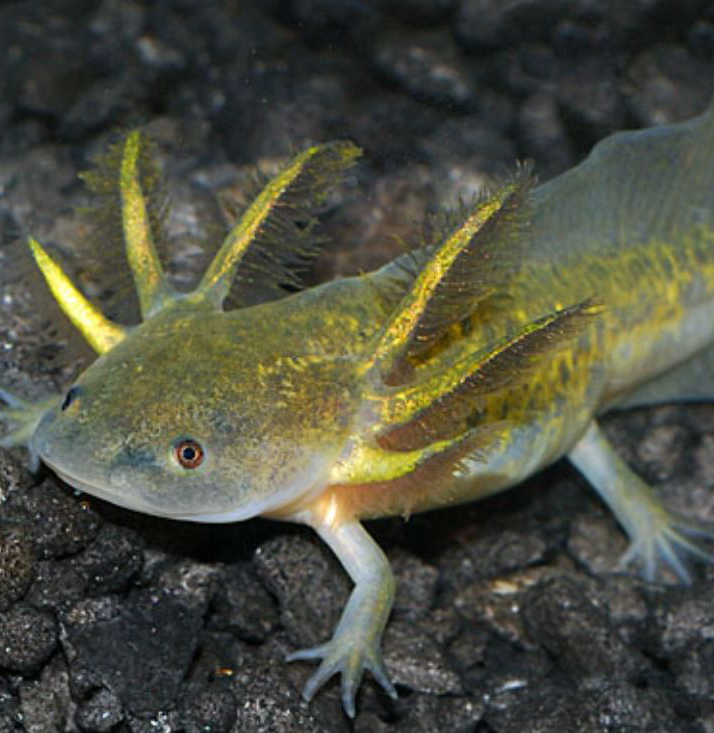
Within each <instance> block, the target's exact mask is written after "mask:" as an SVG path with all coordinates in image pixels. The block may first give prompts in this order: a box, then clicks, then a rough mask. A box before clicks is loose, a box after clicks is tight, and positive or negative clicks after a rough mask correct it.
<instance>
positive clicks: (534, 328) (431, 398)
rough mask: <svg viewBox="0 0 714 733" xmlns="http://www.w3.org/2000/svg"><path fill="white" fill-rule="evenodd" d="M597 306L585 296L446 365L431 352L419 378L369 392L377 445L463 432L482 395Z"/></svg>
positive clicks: (506, 383)
mask: <svg viewBox="0 0 714 733" xmlns="http://www.w3.org/2000/svg"><path fill="white" fill-rule="evenodd" d="M599 311H600V309H599V308H598V306H596V305H595V304H594V303H593V302H591V301H584V302H582V303H579V304H577V305H574V306H571V307H569V308H564V309H562V310H559V311H554V312H553V313H549V314H547V315H545V316H543V317H542V318H539V319H537V320H536V321H533V322H531V323H529V324H527V325H526V326H524V327H522V328H521V329H519V330H518V331H517V332H516V333H515V334H514V335H512V336H508V337H505V338H503V339H501V340H500V341H498V342H497V343H495V344H492V345H490V346H489V347H487V348H486V349H484V350H481V351H477V352H473V353H469V352H468V350H464V351H465V353H463V354H459V356H458V358H457V359H456V360H454V361H452V362H450V363H448V364H446V365H444V364H443V363H440V362H443V361H444V360H445V359H446V358H447V356H448V355H443V356H442V357H440V358H439V357H437V360H436V361H437V364H436V365H435V366H434V367H433V368H429V367H427V368H426V370H425V371H426V374H425V375H423V378H421V379H418V380H416V381H415V382H414V383H409V384H407V385H404V386H400V387H388V388H386V389H383V390H378V391H376V393H375V394H374V395H373V396H371V399H372V400H373V401H374V404H375V407H373V409H374V410H376V412H377V415H378V417H377V420H376V424H375V430H376V439H377V442H378V444H379V445H380V446H381V447H382V448H385V449H387V450H391V451H409V450H413V449H414V448H416V447H418V446H423V445H425V444H429V443H432V442H434V441H438V440H444V439H448V438H449V437H453V436H454V435H458V434H459V433H460V432H463V430H464V426H465V421H466V420H467V418H469V416H470V415H471V414H473V413H474V411H476V410H477V409H478V406H479V404H480V401H481V400H482V399H483V398H484V397H485V396H487V395H489V394H493V393H495V392H498V391H500V390H503V389H505V388H507V387H511V386H514V385H517V384H522V383H523V382H524V381H525V380H526V379H528V377H529V376H530V375H531V374H532V373H533V371H534V369H535V368H536V367H537V366H538V365H539V364H541V363H542V361H543V360H544V359H550V358H553V357H554V356H555V354H557V353H558V352H559V351H560V350H561V349H562V348H564V347H565V346H566V345H567V344H569V343H570V342H571V341H572V339H573V338H574V337H575V336H576V335H578V334H579V333H580V332H581V331H582V329H583V328H584V327H585V325H586V324H587V323H588V321H589V320H590V319H591V318H592V316H594V315H596V314H597V313H598V312H599Z"/></svg>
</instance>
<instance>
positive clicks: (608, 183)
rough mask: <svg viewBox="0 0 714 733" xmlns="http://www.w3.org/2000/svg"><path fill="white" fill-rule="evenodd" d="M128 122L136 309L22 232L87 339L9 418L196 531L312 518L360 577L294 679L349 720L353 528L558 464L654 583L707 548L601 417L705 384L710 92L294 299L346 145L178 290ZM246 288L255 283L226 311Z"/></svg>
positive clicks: (264, 195) (283, 185)
mask: <svg viewBox="0 0 714 733" xmlns="http://www.w3.org/2000/svg"><path fill="white" fill-rule="evenodd" d="M141 151H142V137H141V135H140V134H139V133H137V132H133V133H130V134H129V135H128V136H126V138H125V139H124V140H123V141H122V142H121V143H120V149H119V153H120V154H119V159H120V164H119V166H118V169H117V176H116V195H117V200H118V202H119V205H120V207H121V217H122V228H123V235H124V240H125V245H126V255H127V259H128V262H129V266H130V269H131V271H132V274H133V278H134V282H135V286H136V289H137V293H138V298H139V303H140V306H141V313H142V319H143V322H142V323H141V324H140V325H138V326H136V327H131V328H129V327H123V326H120V325H118V324H117V323H114V322H112V321H110V320H108V319H107V318H106V317H105V316H104V315H103V314H102V313H101V312H100V311H99V309H98V308H97V307H96V306H95V305H94V304H93V303H91V302H90V301H89V300H88V299H87V298H86V297H85V296H84V295H83V294H82V293H81V292H80V291H79V290H78V289H77V288H76V286H74V285H73V284H72V282H71V281H70V280H69V278H68V277H67V276H66V275H65V273H64V272H63V271H62V269H61V268H60V267H59V266H58V265H57V263H56V262H55V261H54V260H53V259H52V258H51V257H50V256H49V255H48V254H47V252H46V251H45V250H44V249H43V248H42V246H41V245H40V244H38V243H37V242H36V241H35V240H33V239H30V247H31V249H32V252H33V254H34V256H35V259H36V261H37V263H38V265H39V267H40V269H41V270H42V272H43V274H44V275H45V278H46V280H47V282H48V284H49V287H50V289H51V290H52V292H53V293H54V295H55V297H56V298H57V300H58V302H59V303H60V305H61V307H62V308H63V310H64V311H65V313H66V314H67V315H68V316H69V318H70V319H71V320H72V322H73V323H74V324H75V326H77V327H78V328H79V329H80V331H81V332H82V334H83V335H84V336H85V338H86V339H87V340H88V341H89V343H90V344H91V345H92V346H93V347H94V349H95V350H96V351H97V353H98V354H99V358H98V359H97V361H96V362H95V363H94V364H92V365H91V366H90V367H89V368H88V369H87V370H86V371H85V372H84V373H83V374H82V375H81V376H80V377H79V378H78V380H77V381H76V383H75V384H74V385H72V386H71V387H70V389H69V390H68V391H67V392H66V393H65V394H64V395H62V396H59V395H58V396H54V397H51V398H48V399H47V400H45V401H43V402H42V403H38V404H29V403H26V402H24V401H23V400H20V399H19V398H16V397H14V396H12V395H10V394H9V393H7V392H4V391H2V392H0V395H2V396H3V397H4V399H5V401H6V402H7V403H8V407H7V409H5V410H4V411H3V412H2V418H3V419H4V421H5V422H6V423H8V424H9V426H10V428H11V430H10V432H9V433H8V434H7V436H6V437H5V438H4V439H3V441H2V445H4V446H10V445H18V444H25V445H27V446H28V447H29V449H30V453H31V455H33V456H35V457H36V458H39V459H41V460H42V461H44V462H45V463H46V464H47V465H48V466H50V467H51V468H52V469H53V470H54V471H56V472H57V473H58V474H59V475H60V476H61V477H62V478H63V479H64V480H65V481H66V482H67V483H69V484H70V485H72V486H74V487H76V488H78V489H81V490H82V491H86V492H87V493H90V494H93V495H96V496H99V497H101V498H104V499H107V500H109V501H111V502H114V503H116V504H120V505H123V506H126V507H129V508H132V509H136V510H138V511H143V512H147V513H151V514H157V515H160V516H166V517H173V518H179V519H186V520H192V521H203V522H232V521H237V520H242V519H247V518H249V517H253V516H256V515H265V516H270V517H275V518H279V519H285V520H290V521H295V522H300V523H304V524H307V525H309V526H311V527H313V528H314V529H315V530H316V531H317V532H318V533H319V534H320V536H321V537H322V538H323V539H324V540H325V541H326V542H327V543H328V545H329V546H330V547H331V548H332V550H333V551H334V552H335V553H336V555H337V556H338V558H339V559H340V561H341V562H342V564H343V566H344V567H345V569H346V571H347V572H348V573H349V575H350V577H351V578H352V580H353V581H354V583H355V586H354V589H353V592H352V595H351V596H350V599H349V601H348V604H347V606H346V608H345V610H344V612H343V615H342V617H341V619H340V622H339V624H338V626H337V628H336V630H335V633H334V635H333V637H332V639H331V640H329V641H327V642H326V643H325V644H323V645H321V646H319V647H317V648H314V649H309V650H304V651H300V652H296V653H295V654H294V655H292V657H291V658H292V659H315V660H318V661H320V666H319V668H318V670H317V671H316V673H315V674H314V675H313V676H312V677H311V679H310V680H309V682H308V684H307V686H306V688H305V692H304V695H305V697H306V698H308V699H309V698H311V697H312V695H313V694H314V693H315V691H316V690H317V689H318V688H319V687H320V686H321V685H322V684H323V683H324V682H325V681H326V680H327V679H328V678H329V677H331V676H332V675H333V674H335V673H340V674H341V678H342V699H343V703H344V706H345V709H346V711H347V712H348V713H349V714H350V715H354V697H355V693H356V690H357V687H358V685H359V682H360V679H361V677H362V674H363V671H364V670H365V669H368V670H370V671H371V673H372V674H373V675H374V676H375V678H376V679H377V680H378V682H379V683H380V684H381V685H382V686H383V687H384V689H385V690H386V691H387V692H388V693H389V694H391V695H394V694H395V690H394V687H393V685H392V684H391V682H390V680H389V676H388V674H387V672H386V670H385V667H384V664H383V661H382V655H381V651H380V641H381V636H382V632H383V630H384V627H385V624H386V622H387V619H388V616H389V612H390V608H391V604H392V599H393V596H394V580H393V576H392V573H391V571H390V568H389V564H388V562H387V560H386V558H385V556H384V554H383V553H382V551H381V550H380V549H379V547H378V546H377V545H376V544H375V543H374V542H373V540H372V539H371V538H370V536H369V534H368V533H367V532H366V531H365V529H364V528H363V527H362V525H361V523H360V520H362V519H364V518H369V517H378V516H385V515H390V514H404V515H408V514H409V513H411V512H413V511H420V510H425V509H429V508H433V507H436V506H442V505H446V504H450V503H455V502H463V501H468V500H472V499H476V498H480V497H482V496H485V495H488V494H490V493H493V492H495V491H499V490H502V489H504V488H507V487H508V486H511V485H513V484H515V483H517V482H519V481H520V480H522V479H523V478H525V477H527V476H528V475H530V474H532V473H533V472H535V471H537V470H538V469H540V468H542V467H543V466H546V465H548V464H549V463H551V462H553V461H554V460H556V459H558V458H560V457H562V456H564V455H567V456H568V457H569V458H570V459H571V461H572V462H573V463H574V464H575V466H577V468H578V469H579V470H580V471H581V472H582V473H583V474H584V475H585V476H586V477H587V478H588V479H589V481H590V483H591V484H592V485H593V486H594V488H595V489H596V490H597V491H598V493H599V494H600V496H601V497H602V498H603V500H604V501H605V502H606V503H607V504H608V505H609V506H610V508H611V509H612V510H613V512H614V514H615V516H616V517H617V519H618V521H619V522H620V524H621V525H622V527H623V528H624V530H625V531H626V532H627V533H628V535H629V538H630V540H631V545H630V550H629V552H628V555H627V558H626V559H628V560H635V561H637V562H639V563H640V564H641V565H642V569H643V571H644V573H645V575H646V576H647V577H649V578H652V577H653V576H654V575H655V572H656V569H657V565H658V564H660V563H663V564H665V565H668V566H669V567H670V568H671V569H672V570H674V572H675V573H677V574H678V575H679V576H680V578H681V579H682V580H686V579H687V570H686V568H685V566H684V564H683V562H682V555H686V554H692V555H695V556H699V557H701V558H704V559H710V555H709V553H708V552H707V551H706V550H705V549H704V548H703V547H702V546H701V545H700V544H699V543H698V542H695V541H694V540H693V539H692V537H693V536H694V535H696V534H697V533H701V530H700V528H699V527H698V526H697V525H695V524H694V523H691V522H686V521H684V520H682V519H680V518H678V517H676V516H674V515H672V514H671V513H669V512H668V511H667V510H666V509H665V508H664V507H663V506H662V505H661V504H660V503H659V501H658V500H657V499H656V497H655V496H654V494H653V492H652V491H651V490H650V489H649V487H648V486H647V485H646V484H645V483H644V482H643V481H642V480H641V479H639V478H638V477H637V476H636V475H635V474H634V473H632V472H631V471H630V469H629V468H628V467H627V466H626V465H625V463H624V462H623V461H622V460H621V459H620V458H619V457H618V456H617V454H616V453H615V451H614V450H613V449H612V447H611V446H610V445H609V444H608V442H607V440H606V438H605V437H604V436H603V434H602V433H601V432H600V430H599V428H598V425H597V420H596V419H597V417H598V416H599V415H600V414H601V413H602V412H604V411H605V410H607V409H609V408H611V407H616V406H620V407H623V406H628V405H637V404H651V403H653V402H657V401H665V400H673V399H702V398H706V399H709V398H711V397H712V395H714V381H713V380H714V377H713V376H712V375H714V369H713V368H714V327H713V326H712V323H714V106H713V107H710V109H709V110H708V111H707V112H706V113H705V114H704V115H702V116H701V117H698V118H696V119H693V120H691V121H689V122H686V123H681V124H676V125H670V126H663V127H660V128H653V129H651V130H645V131H642V132H636V133H620V134H618V135H615V136H613V137H611V138H608V139H607V140H606V141H604V142H603V143H601V144H600V145H598V146H597V147H596V148H595V150H594V151H593V153H592V154H591V155H590V157H589V158H588V159H587V160H586V161H584V162H583V163H582V164H581V165H579V166H578V167H576V168H574V169H573V170H571V171H569V172H568V173H565V174H563V175H562V176H560V177H558V178H556V179H555V180H553V181H552V182H550V183H548V184H545V185H542V186H539V187H535V186H534V185H533V182H532V180H531V178H530V175H529V174H528V172H527V171H526V170H521V171H519V172H518V174H517V175H515V176H514V177H513V179H512V180H510V181H508V182H506V183H505V184H504V185H503V186H501V187H500V188H497V189H495V190H494V191H492V192H490V193H489V194H487V195H484V196H483V197H481V198H480V199H479V200H477V201H475V202H474V203H473V204H472V205H471V206H469V207H466V208H465V209H464V210H463V211H461V212H459V214H458V216H455V217H453V218H452V221H451V223H450V226H448V227H446V228H445V230H444V231H443V232H442V233H441V236H440V237H439V238H437V240H436V241H435V242H434V243H433V244H431V245H427V246H424V247H422V248H420V249H417V250H415V251H413V252H409V253H406V254H405V255H403V256H402V257H400V258H398V259H397V260H395V261H394V262H392V263H389V264H387V265H385V266H384V267H383V268H381V269H380V270H377V271H375V272H372V273H368V274H365V275H361V276H359V277H354V278H345V279H342V280H337V281H334V282H330V283H326V284H323V285H321V286H318V287H315V288H311V289H309V290H304V291H301V292H297V293H292V294H286V293H285V292H283V291H281V290H280V286H281V285H283V284H285V283H290V282H292V280H291V277H292V276H291V274H290V263H293V264H294V263H295V261H296V260H300V258H301V257H302V256H304V255H305V254H306V253H309V249H310V242H309V233H310V226H309V223H308V218H307V211H308V210H309V208H310V207H312V206H316V205H319V204H320V203H321V202H322V201H323V200H324V198H325V196H326V194H327V192H328V191H329V189H330V186H331V185H333V184H334V183H335V181H336V180H337V179H339V177H340V176H341V175H342V174H343V173H344V171H345V170H346V169H347V168H348V167H349V166H350V165H351V164H352V162H353V161H354V159H355V157H356V156H357V154H358V151H357V149H356V148H355V147H354V146H353V145H351V144H350V143H342V142H338V143H331V144H327V145H321V146H315V147H312V148H309V149H308V150H306V151H304V152H303V153H300V154H299V155H297V156H296V157H295V158H294V159H293V160H291V161H290V162H289V163H288V164H287V165H286V166H285V168H284V169H283V170H282V171H281V172H280V173H279V174H278V175H277V176H275V177H274V178H273V179H272V180H271V181H270V182H269V183H268V184H267V186H266V187H265V188H264V189H263V191H262V192H261V193H260V194H259V196H258V197H257V198H256V199H255V201H254V202H253V203H252V204H251V205H250V206H249V207H248V208H247V210H246V211H245V213H244V214H243V216H242V217H241V218H240V220H239V221H238V222H237V224H236V225H235V226H234V227H233V228H232V229H231V230H230V231H229V232H228V235H227V236H226V239H225V241H224V242H223V244H222V245H221V247H220V249H219V250H218V252H217V254H216V256H215V258H214V259H213V261H212V262H211V264H210V266H209V267H208V269H207V271H206V273H205V274H204V276H203V277H202V279H201V281H200V283H199V284H198V285H197V287H196V288H195V289H194V290H193V291H192V292H190V293H178V292H176V291H175V290H174V289H173V288H172V287H171V286H170V284H169V283H168V281H167V279H166V277H165V276H164V274H163V271H162V268H161V265H160V262H159V257H158V255H157V252H156V247H155V245H154V241H153V239H154V236H155V232H154V231H153V229H152V220H151V217H150V215H149V213H148V212H149V208H148V203H147V200H148V198H149V197H150V193H149V192H148V186H147V185H145V184H144V180H143V178H142V166H141V154H142V152H141ZM235 280H237V290H238V292H239V293H240V290H241V285H242V284H245V285H246V288H247V287H248V285H250V287H251V288H252V287H253V286H254V285H255V284H256V282H257V283H262V284H263V285H264V286H265V290H266V292H267V293H269V294H270V295H269V297H267V299H265V298H264V299H263V300H262V301H261V302H257V303H256V302H251V301H250V299H246V301H245V302H243V303H240V304H239V307H236V308H233V309H229V310H226V309H224V302H225V300H226V297H227V296H228V294H229V291H230V290H231V288H232V287H233V285H234V281H235Z"/></svg>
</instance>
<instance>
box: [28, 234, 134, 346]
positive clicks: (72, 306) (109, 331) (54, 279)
mask: <svg viewBox="0 0 714 733" xmlns="http://www.w3.org/2000/svg"><path fill="white" fill-rule="evenodd" d="M28 244H29V246H30V250H31V251H32V255H33V257H34V258H35V262H36V263H37V266H38V267H39V268H40V270H41V272H42V274H43V275H44V278H45V280H46V281H47V285H48V286H49V288H50V290H51V291H52V295H54V296H55V299H56V300H57V302H58V303H59V306H60V308H62V311H63V312H64V313H65V315H66V316H67V317H68V318H69V320H70V321H72V323H73V324H74V326H75V327H76V328H77V329H78V330H79V331H80V333H81V334H82V336H84V338H85V339H86V340H87V343H88V344H89V345H90V346H91V347H92V348H93V349H94V350H95V351H96V352H97V353H98V354H103V353H104V352H105V351H109V349H111V348H112V347H113V346H115V345H116V344H118V343H119V342H120V341H122V340H123V339H124V337H125V336H126V330H125V329H124V328H122V327H121V326H119V325H117V324H116V323H112V321H110V320H109V319H108V318H107V317H106V316H105V315H104V314H103V313H102V312H101V311H100V310H99V309H98V308H97V307H96V306H94V305H93V304H92V303H91V302H90V301H89V300H87V298H85V297H84V295H82V293H81V292H80V291H79V290H78V289H77V288H76V287H75V286H74V285H73V284H72V281H71V280H70V279H69V278H68V277H67V275H66V274H65V273H64V271H63V270H62V268H61V267H60V266H59V265H58V264H57V262H55V260H53V259H52V257H50V255H48V254H47V252H46V251H45V250H44V248H43V247H42V245H41V244H40V243H39V242H38V241H37V240H36V239H33V238H32V237H30V238H29V239H28Z"/></svg>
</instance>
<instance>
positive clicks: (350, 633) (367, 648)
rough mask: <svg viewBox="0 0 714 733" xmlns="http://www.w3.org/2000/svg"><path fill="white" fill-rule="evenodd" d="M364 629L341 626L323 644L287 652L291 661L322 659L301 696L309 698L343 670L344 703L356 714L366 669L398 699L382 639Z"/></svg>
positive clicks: (347, 708) (352, 713)
mask: <svg viewBox="0 0 714 733" xmlns="http://www.w3.org/2000/svg"><path fill="white" fill-rule="evenodd" d="M364 631H365V630H364V629H360V628H359V627H352V628H347V629H344V630H343V631H340V630H339V628H338V630H337V632H336V633H335V635H334V636H333V637H332V639H330V641H328V642H327V643H326V644H320V645H319V646H316V647H313V648H312V649H301V650H300V651H297V652H294V653H293V654H290V655H289V656H288V658H287V661H288V662H294V661H298V660H304V661H311V660H315V659H319V660H322V661H321V662H320V666H319V667H318V669H317V671H316V672H315V674H313V675H312V677H310V679H309V680H308V681H307V683H306V684H305V687H304V689H303V691H302V696H303V698H304V699H305V700H306V701H307V702H309V701H310V700H311V699H312V698H313V696H314V695H315V693H316V692H317V691H318V690H319V689H320V687H322V685H324V684H325V682H327V680H329V679H330V677H332V676H333V675H334V674H340V675H341V677H342V683H341V697H342V705H343V707H344V709H345V712H346V713H347V715H349V716H350V718H354V716H355V695H356V694H357V689H358V687H359V684H360V682H361V680H362V674H363V673H364V670H365V669H368V670H369V671H370V672H371V673H372V676H373V677H374V678H375V679H376V680H377V682H379V684H380V685H381V686H382V687H383V688H384V690H385V691H386V693H387V694H388V695H389V696H390V697H391V698H393V699H396V697H397V691H396V690H395V689H394V685H393V684H392V682H391V680H390V679H389V675H388V674H387V670H386V668H385V666H384V660H383V659H382V650H381V648H380V640H379V638H374V637H373V638H371V639H370V638H368V633H369V632H368V633H367V634H365V633H363V632H364ZM380 635H381V634H380Z"/></svg>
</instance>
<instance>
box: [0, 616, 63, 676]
mask: <svg viewBox="0 0 714 733" xmlns="http://www.w3.org/2000/svg"><path fill="white" fill-rule="evenodd" d="M57 635H58V629H57V623H56V622H55V620H54V618H53V617H52V616H51V615H50V614H48V613H45V612H44V611H37V610H35V609H34V608H30V607H29V606H24V605H20V604H18V605H16V606H13V607H12V608H11V609H10V610H9V611H5V612H3V613H1V614H0V667H4V668H5V669H10V670H12V671H14V672H20V673H24V674H29V673H33V672H36V671H37V670H38V669H39V668H40V667H41V666H42V664H43V663H44V662H45V661H46V660H47V659H48V658H49V656H50V654H52V652H53V651H54V649H55V646H56V645H57Z"/></svg>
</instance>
